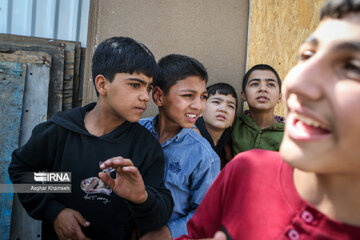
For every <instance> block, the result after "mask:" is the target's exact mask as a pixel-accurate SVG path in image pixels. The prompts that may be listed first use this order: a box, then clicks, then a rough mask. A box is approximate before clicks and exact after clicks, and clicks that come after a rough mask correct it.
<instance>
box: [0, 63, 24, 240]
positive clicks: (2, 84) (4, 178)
mask: <svg viewBox="0 0 360 240" xmlns="http://www.w3.org/2000/svg"><path fill="white" fill-rule="evenodd" d="M25 73H26V65H25V64H19V63H11V62H0V105H1V107H0V136H1V137H0V183H1V184H10V183H11V181H10V179H9V176H8V171H7V169H8V166H9V163H10V161H11V153H12V151H13V150H14V149H15V148H17V147H18V144H19V135H20V121H21V112H22V105H23V95H24V87H25ZM12 202H13V194H12V193H0V225H1V226H0V239H1V240H7V239H9V234H10V223H11V212H12V211H11V209H12Z"/></svg>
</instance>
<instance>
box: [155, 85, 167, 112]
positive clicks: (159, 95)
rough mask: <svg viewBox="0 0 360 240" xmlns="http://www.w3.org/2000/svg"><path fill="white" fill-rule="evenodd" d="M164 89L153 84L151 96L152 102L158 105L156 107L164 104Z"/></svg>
mask: <svg viewBox="0 0 360 240" xmlns="http://www.w3.org/2000/svg"><path fill="white" fill-rule="evenodd" d="M164 96H165V94H164V91H163V90H162V89H161V88H159V87H158V86H155V87H154V88H153V90H152V97H153V101H154V103H155V104H156V105H157V106H158V107H162V106H163V104H164Z"/></svg>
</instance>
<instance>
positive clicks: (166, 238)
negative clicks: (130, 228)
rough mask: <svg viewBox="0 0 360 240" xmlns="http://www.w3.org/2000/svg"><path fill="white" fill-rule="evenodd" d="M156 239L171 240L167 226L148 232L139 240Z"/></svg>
mask: <svg viewBox="0 0 360 240" xmlns="http://www.w3.org/2000/svg"><path fill="white" fill-rule="evenodd" d="M157 239H162V240H171V239H172V238H171V232H170V229H169V228H168V226H166V225H165V226H163V227H161V228H160V229H158V230H156V231H153V232H148V233H146V234H145V235H143V236H142V237H141V238H140V239H139V240H157Z"/></svg>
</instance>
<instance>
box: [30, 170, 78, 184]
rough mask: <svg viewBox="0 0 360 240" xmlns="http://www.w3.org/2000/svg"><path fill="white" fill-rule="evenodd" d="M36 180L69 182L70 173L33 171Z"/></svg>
mask: <svg viewBox="0 0 360 240" xmlns="http://www.w3.org/2000/svg"><path fill="white" fill-rule="evenodd" d="M34 180H35V181H36V182H70V181H71V173H69V172H38V173H36V172H34Z"/></svg>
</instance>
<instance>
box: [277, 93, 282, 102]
mask: <svg viewBox="0 0 360 240" xmlns="http://www.w3.org/2000/svg"><path fill="white" fill-rule="evenodd" d="M281 99H282V93H279V99H278V100H277V103H281Z"/></svg>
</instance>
